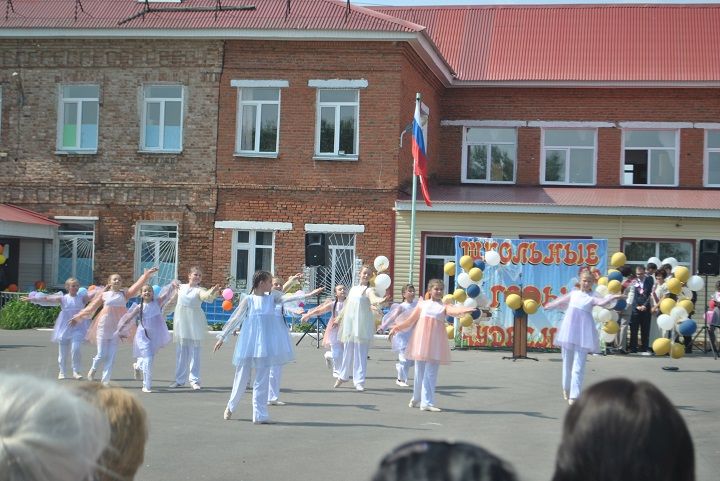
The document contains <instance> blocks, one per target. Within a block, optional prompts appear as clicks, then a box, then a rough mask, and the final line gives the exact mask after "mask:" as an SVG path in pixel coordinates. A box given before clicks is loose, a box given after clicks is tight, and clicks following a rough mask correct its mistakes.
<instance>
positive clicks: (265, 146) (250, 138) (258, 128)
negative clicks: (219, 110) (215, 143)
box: [235, 87, 280, 154]
mask: <svg viewBox="0 0 720 481" xmlns="http://www.w3.org/2000/svg"><path fill="white" fill-rule="evenodd" d="M237 119H238V120H237V136H236V142H235V151H236V152H237V153H240V154H243V153H245V154H248V153H249V154H276V153H277V152H278V142H279V139H278V137H279V136H278V126H279V124H280V89H279V88H269V87H242V88H240V89H239V91H238V112H237Z"/></svg>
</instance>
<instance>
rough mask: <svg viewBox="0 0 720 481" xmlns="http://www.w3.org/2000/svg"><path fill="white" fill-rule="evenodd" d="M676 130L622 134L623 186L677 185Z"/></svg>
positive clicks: (636, 131) (625, 132)
mask: <svg viewBox="0 0 720 481" xmlns="http://www.w3.org/2000/svg"><path fill="white" fill-rule="evenodd" d="M678 133H679V132H678V131H677V130H625V131H623V158H624V170H623V184H624V185H673V186H674V185H677V171H678V148H677V145H678Z"/></svg>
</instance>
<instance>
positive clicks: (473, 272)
mask: <svg viewBox="0 0 720 481" xmlns="http://www.w3.org/2000/svg"><path fill="white" fill-rule="evenodd" d="M468 275H469V276H470V279H471V280H472V281H473V282H477V281H479V280H480V279H482V278H483V271H481V270H480V269H479V268H477V267H473V268H472V269H470V271H468Z"/></svg>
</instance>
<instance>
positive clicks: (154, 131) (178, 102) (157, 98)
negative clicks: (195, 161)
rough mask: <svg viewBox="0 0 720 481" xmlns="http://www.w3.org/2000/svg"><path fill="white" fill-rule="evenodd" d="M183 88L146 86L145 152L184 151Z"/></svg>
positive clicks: (143, 129) (143, 120) (143, 137)
mask: <svg viewBox="0 0 720 481" xmlns="http://www.w3.org/2000/svg"><path fill="white" fill-rule="evenodd" d="M182 130H183V87H182V85H146V86H145V88H144V89H143V117H142V142H141V144H142V149H143V150H152V151H167V152H179V151H181V150H182Z"/></svg>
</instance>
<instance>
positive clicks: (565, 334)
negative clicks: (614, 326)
mask: <svg viewBox="0 0 720 481" xmlns="http://www.w3.org/2000/svg"><path fill="white" fill-rule="evenodd" d="M594 282H595V279H594V277H593V275H592V274H590V273H589V272H583V273H582V275H581V277H580V289H576V290H573V291H572V292H570V293H568V294H565V295H564V296H562V297H558V298H557V299H555V300H554V301H550V302H548V303H547V304H545V306H544V307H545V309H565V317H564V318H563V321H562V324H561V325H560V330H559V331H558V334H557V336H555V344H556V345H558V346H560V350H561V352H562V360H563V374H562V387H563V398H565V399H567V401H568V403H569V404H573V403H574V402H575V400H576V399H577V398H578V396H579V395H580V391H581V390H582V382H583V377H584V376H585V360H586V358H587V355H588V353H590V352H598V350H599V347H600V339H599V337H598V329H597V326H596V325H595V321H594V320H593V316H592V309H593V307H595V306H606V305H608V304H611V303H612V302H614V301H616V300H618V299H620V298H624V297H625V296H623V295H622V294H614V295H610V296H605V297H599V296H597V295H596V294H595V293H594V292H593V283H594Z"/></svg>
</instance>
